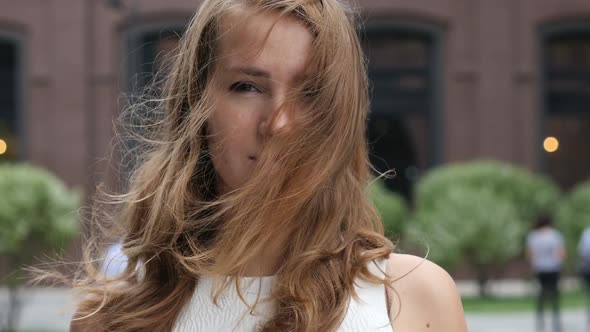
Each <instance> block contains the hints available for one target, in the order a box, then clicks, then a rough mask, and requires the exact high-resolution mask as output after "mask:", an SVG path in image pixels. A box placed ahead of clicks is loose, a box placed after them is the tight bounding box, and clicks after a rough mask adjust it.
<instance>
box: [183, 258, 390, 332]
mask: <svg viewBox="0 0 590 332" xmlns="http://www.w3.org/2000/svg"><path fill="white" fill-rule="evenodd" d="M386 262H387V261H386V260H382V261H380V262H378V263H371V264H370V265H369V269H370V271H371V272H372V273H374V274H375V275H377V276H383V274H382V273H381V271H380V270H379V269H378V268H377V265H379V267H380V268H381V270H383V271H385V268H386V267H385V264H386ZM273 280H274V277H273V276H268V277H261V278H258V277H243V278H242V279H240V288H242V295H243V296H244V299H245V300H246V302H247V303H249V304H250V305H253V304H254V303H256V298H257V297H259V300H258V303H257V304H256V307H255V310H254V312H252V313H251V312H250V309H249V308H248V306H246V304H245V303H244V302H243V301H242V300H241V299H240V297H239V295H238V291H237V289H236V285H235V282H231V283H230V285H228V287H227V289H225V290H224V291H223V293H221V295H220V296H219V299H218V302H217V303H218V305H215V304H214V303H213V298H212V296H211V294H212V290H213V288H214V287H215V286H216V285H217V283H215V280H213V279H212V278H202V279H201V280H199V282H198V284H197V287H196V290H195V293H194V294H193V297H192V299H191V301H190V302H189V303H188V305H187V306H186V307H185V308H184V309H183V311H182V313H181V314H180V316H179V319H178V321H177V323H176V326H175V327H174V330H173V331H174V332H201V331H202V332H217V331H220V332H221V331H223V332H229V331H236V332H254V331H257V330H258V328H259V327H260V326H262V325H263V324H264V323H265V322H266V321H268V320H269V319H270V318H271V316H272V313H273V310H272V308H273V307H272V305H273V304H272V302H271V301H269V300H268V299H269V298H270V292H271V287H272V283H273ZM259 287H260V289H259ZM355 289H356V292H357V294H358V296H359V298H360V301H358V300H356V299H354V298H353V297H351V298H350V299H349V301H350V302H349V306H348V309H347V311H346V315H345V317H344V320H343V321H342V324H341V325H340V327H339V328H338V330H337V331H338V332H373V331H378V332H393V328H392V326H391V323H390V321H389V315H388V312H387V299H386V293H385V286H384V285H383V284H373V283H370V282H367V281H364V280H362V279H360V278H359V279H357V280H356V283H355ZM259 290H260V291H259Z"/></svg>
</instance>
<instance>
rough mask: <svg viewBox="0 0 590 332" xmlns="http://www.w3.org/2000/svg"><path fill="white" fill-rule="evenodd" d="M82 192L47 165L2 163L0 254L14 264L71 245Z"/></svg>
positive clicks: (0, 169)
mask: <svg viewBox="0 0 590 332" xmlns="http://www.w3.org/2000/svg"><path fill="white" fill-rule="evenodd" d="M79 196H80V195H79V194H78V193H77V192H73V191H68V190H67V189H66V187H65V186H64V184H63V183H62V182H61V181H60V180H59V179H58V178H56V177H55V176H53V175H52V174H50V173H49V172H47V171H45V170H43V169H40V168H37V167H34V166H30V165H22V164H0V255H2V256H3V257H5V258H6V259H8V261H9V264H10V265H11V268H13V269H17V267H18V266H19V265H21V264H27V263H31V262H32V259H33V257H34V256H35V255H38V254H41V253H45V252H48V251H52V250H57V251H63V250H65V249H66V248H67V246H68V244H69V242H70V240H71V239H72V238H73V237H74V236H76V234H77V233H78V227H77V218H76V215H75V212H76V211H75V210H76V209H77V208H78V206H79V201H80V200H79ZM10 280H13V281H14V279H13V278H10ZM0 282H7V280H6V279H3V280H2V281H0Z"/></svg>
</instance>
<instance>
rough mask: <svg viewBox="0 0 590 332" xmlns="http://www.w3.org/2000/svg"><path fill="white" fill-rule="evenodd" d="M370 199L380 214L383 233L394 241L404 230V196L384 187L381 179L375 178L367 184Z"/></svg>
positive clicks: (405, 212)
mask: <svg viewBox="0 0 590 332" xmlns="http://www.w3.org/2000/svg"><path fill="white" fill-rule="evenodd" d="M369 192H370V195H371V201H372V202H373V205H374V206H375V208H376V209H377V211H378V212H379V215H380V216H381V221H382V222H383V227H384V228H385V235H386V236H387V237H388V238H390V239H391V240H394V241H396V240H397V239H398V238H399V237H400V236H401V235H402V234H403V233H404V230H405V225H406V223H407V218H408V207H407V204H406V201H405V200H404V198H403V197H402V196H401V195H399V194H397V193H394V192H392V191H390V190H389V189H387V188H386V187H385V184H384V183H383V181H380V180H376V181H375V182H373V183H372V184H371V185H370V186H369Z"/></svg>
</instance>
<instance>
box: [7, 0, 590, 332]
mask: <svg viewBox="0 0 590 332" xmlns="http://www.w3.org/2000/svg"><path fill="white" fill-rule="evenodd" d="M199 3H200V2H199V1H196V0H167V1H158V0H60V1H47V0H18V1H17V0H0V255H2V256H1V257H0V284H2V285H3V286H2V287H1V288H0V330H1V329H2V328H3V327H4V328H5V329H6V330H8V326H9V325H12V326H15V328H16V330H18V331H52V332H55V331H65V330H66V329H67V326H68V322H69V317H70V316H69V315H71V310H72V307H71V304H72V303H73V302H72V300H71V299H70V296H69V293H68V292H67V291H66V290H64V289H62V288H59V287H35V288H31V287H25V286H24V281H23V279H22V276H19V275H20V272H18V269H17V268H16V267H17V266H20V265H21V264H26V263H30V262H32V257H41V256H43V253H46V252H62V253H63V254H64V255H66V256H67V257H71V258H74V259H76V258H79V257H80V252H79V250H80V249H79V248H80V234H81V232H83V230H82V229H80V228H79V226H77V224H78V223H77V221H76V220H77V217H76V216H75V214H74V213H73V212H72V211H74V210H75V209H76V208H78V207H79V206H83V205H87V204H90V203H91V202H90V197H91V195H92V194H93V193H94V192H95V187H96V185H97V184H98V183H101V182H105V183H107V184H109V185H110V186H115V187H120V186H124V185H125V183H124V182H125V178H124V177H123V178H121V177H120V176H118V174H115V173H116V172H115V171H114V170H113V169H112V168H111V167H110V165H112V163H109V159H111V158H114V159H115V161H117V160H118V159H121V160H120V161H121V162H123V160H122V159H124V158H123V157H121V154H120V153H118V152H117V151H115V150H114V149H113V146H112V142H113V121H114V119H115V118H116V117H117V116H118V115H119V113H120V111H121V109H122V107H123V105H122V104H121V103H120V100H121V98H120V97H121V95H122V94H128V93H133V92H134V91H138V90H139V89H141V88H142V87H144V86H145V85H146V84H148V83H149V82H150V80H151V79H152V78H153V75H154V73H155V72H157V70H158V68H159V66H160V65H161V63H162V61H164V60H165V59H166V58H167V57H169V56H170V55H171V54H173V53H174V50H175V47H176V45H177V43H178V40H179V38H181V36H182V34H183V32H184V29H185V27H186V26H187V24H188V22H189V20H190V18H191V16H192V15H193V13H194V12H195V10H196V9H197V8H198V5H199ZM355 5H356V6H357V7H358V9H359V11H360V13H361V16H362V20H363V26H362V27H361V28H360V29H359V34H360V36H361V38H362V42H363V47H364V48H365V52H366V55H367V57H368V60H369V62H368V69H369V77H370V80H371V84H372V90H371V93H372V104H371V111H370V119H369V123H368V129H367V130H368V132H367V133H368V137H369V144H370V147H371V160H372V162H373V163H374V165H376V168H377V169H378V170H380V171H386V170H388V169H394V170H395V172H396V176H395V177H393V178H391V179H385V180H381V181H378V182H376V183H375V184H374V185H373V187H372V191H371V194H372V196H373V200H374V202H375V204H376V206H377V207H378V209H379V211H380V213H381V215H382V217H383V219H384V223H385V226H386V231H387V234H388V235H389V236H391V237H392V239H394V240H396V241H397V240H399V251H402V252H412V253H417V254H420V255H425V254H426V249H425V245H424V243H427V244H428V246H429V248H430V253H429V258H430V259H431V260H433V261H435V262H437V263H439V264H441V265H442V266H444V267H445V268H446V269H447V270H448V271H449V272H450V273H451V274H452V276H453V277H454V278H455V280H456V281H457V284H458V285H459V289H460V291H461V293H462V296H463V298H464V305H465V310H466V313H467V317H468V323H469V327H470V331H474V332H486V331H497V330H499V329H502V330H503V331H519V332H520V331H537V328H536V327H535V317H534V310H535V304H534V299H535V296H536V292H537V288H536V287H537V286H536V283H535V279H534V273H533V271H531V269H530V266H529V264H528V262H527V259H526V234H527V232H529V231H530V230H531V229H532V228H533V225H534V223H535V218H536V217H537V216H538V215H540V214H545V215H550V216H552V217H553V221H554V225H555V227H556V229H558V230H559V231H560V232H561V234H562V235H563V237H564V241H565V246H566V248H567V252H568V255H567V259H566V261H565V263H564V267H563V270H562V280H561V286H562V294H561V303H562V320H563V331H571V332H576V331H582V330H584V331H585V328H586V321H587V318H586V316H585V313H584V312H585V306H586V303H587V301H588V299H587V296H586V293H585V291H584V288H583V283H581V282H580V281H579V278H578V276H577V273H576V272H577V266H579V262H580V260H581V259H582V258H581V256H580V255H579V250H578V249H579V246H578V243H579V240H580V236H581V234H582V232H583V230H584V229H585V228H586V227H587V226H590V182H588V181H589V180H590V1H588V0H560V1H555V0H412V1H399V0H357V1H356V3H355ZM117 158H118V159H117ZM125 164H126V165H127V166H126V167H132V166H133V165H130V164H129V163H128V162H126V163H125ZM23 188H24V189H23ZM19 308H20V309H19ZM17 309H18V310H17ZM11 317H12V318H11Z"/></svg>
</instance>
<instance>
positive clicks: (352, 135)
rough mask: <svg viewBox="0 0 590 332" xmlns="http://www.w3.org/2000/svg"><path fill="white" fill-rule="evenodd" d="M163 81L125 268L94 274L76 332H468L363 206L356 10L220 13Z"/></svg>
mask: <svg viewBox="0 0 590 332" xmlns="http://www.w3.org/2000/svg"><path fill="white" fill-rule="evenodd" d="M167 75H168V76H167V81H166V84H165V86H164V88H163V94H162V96H160V97H159V98H158V99H157V100H156V101H158V102H159V103H160V104H159V105H158V106H157V107H155V108H154V110H153V112H154V114H163V117H162V118H159V119H160V120H161V121H160V122H159V130H158V131H157V136H156V137H155V138H154V137H151V138H150V142H151V143H152V146H151V148H150V149H149V150H148V151H147V152H146V154H145V157H143V158H142V163H141V164H140V165H139V166H138V168H137V170H136V171H135V173H134V175H133V177H132V179H131V180H130V188H129V192H128V193H126V194H125V195H122V196H120V197H119V199H118V201H117V202H116V203H119V204H121V206H122V209H121V210H120V213H119V214H118V215H117V218H116V219H117V222H118V223H119V225H120V227H121V230H122V234H120V236H121V237H122V238H123V239H124V240H123V251H124V253H125V255H126V256H127V259H128V265H127V266H128V267H127V269H126V271H125V272H124V273H122V274H121V275H119V276H117V277H114V278H105V277H103V276H102V275H101V273H100V269H98V268H96V267H95V266H94V265H92V264H88V268H87V272H86V275H87V277H85V278H83V279H78V280H77V281H76V283H75V287H76V288H77V289H79V290H81V291H83V292H84V293H85V294H87V295H86V297H85V298H84V299H83V300H82V302H81V303H80V304H79V307H78V311H77V313H76V315H75V317H74V319H73V320H72V330H73V331H179V332H181V331H256V330H260V331H392V330H393V331H396V332H404V331H411V332H419V331H437V332H444V331H449V332H451V331H452V332H462V331H467V329H466V326H465V320H464V317H463V312H462V306H461V301H460V298H459V296H458V293H457V290H456V287H455V285H454V283H453V281H452V279H451V278H450V277H449V275H448V274H447V273H446V272H445V271H444V270H442V269H441V268H439V267H438V266H436V265H435V264H433V263H431V262H428V261H426V260H425V259H422V258H419V257H414V256H408V255H399V254H392V252H393V249H394V246H393V244H392V243H391V242H390V241H389V240H388V239H386V238H385V237H384V236H383V230H382V226H381V224H380V221H379V218H378V215H377V214H376V213H375V211H374V208H373V207H372V206H371V204H370V203H369V201H368V199H367V194H366V187H367V185H368V183H369V181H370V173H369V164H368V160H367V159H368V158H367V147H366V142H365V122H366V117H367V113H368V110H369V99H368V93H367V77H366V69H365V66H364V58H363V55H362V51H361V47H360V45H359V40H358V38H357V34H356V31H355V21H354V17H353V15H352V13H351V11H350V10H349V9H348V8H347V7H346V5H345V4H343V3H341V2H340V1H338V0H309V1H307V0H206V1H204V2H203V4H202V6H201V7H200V10H199V11H198V13H197V14H196V16H195V18H194V19H193V20H192V22H191V24H190V25H189V27H188V30H187V32H186V34H185V36H184V37H183V39H182V41H181V46H180V48H179V53H178V55H177V57H176V59H175V61H174V63H173V65H172V67H171V69H170V71H169V72H168V74H167ZM142 105H143V106H145V104H142ZM154 116H155V117H156V118H158V117H157V116H156V115H154ZM89 261H94V260H90V259H89Z"/></svg>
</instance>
